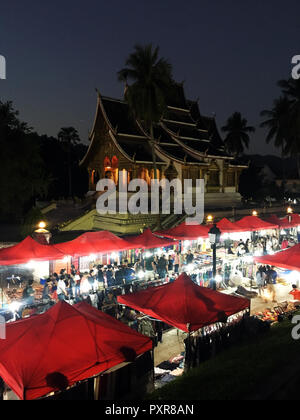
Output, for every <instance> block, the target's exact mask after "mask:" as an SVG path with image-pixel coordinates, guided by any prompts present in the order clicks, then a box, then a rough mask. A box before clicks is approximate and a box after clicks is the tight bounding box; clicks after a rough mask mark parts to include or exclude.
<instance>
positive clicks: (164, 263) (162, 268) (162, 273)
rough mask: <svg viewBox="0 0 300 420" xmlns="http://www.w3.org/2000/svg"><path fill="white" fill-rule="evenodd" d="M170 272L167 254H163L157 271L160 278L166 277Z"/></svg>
mask: <svg viewBox="0 0 300 420" xmlns="http://www.w3.org/2000/svg"><path fill="white" fill-rule="evenodd" d="M167 272H168V260H167V259H166V256H165V255H162V256H161V257H160V259H159V260H158V264H157V273H158V275H159V278H160V279H163V280H164V279H165V277H166V275H167Z"/></svg>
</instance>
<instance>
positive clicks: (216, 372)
mask: <svg viewBox="0 0 300 420" xmlns="http://www.w3.org/2000/svg"><path fill="white" fill-rule="evenodd" d="M293 327H294V325H293V324H292V323H291V321H289V320H286V321H284V322H283V323H280V324H276V325H274V326H273V327H272V328H271V330H270V331H269V332H268V333H266V334H263V335H261V336H259V337H258V338H255V339H253V340H252V341H250V342H248V343H247V344H245V343H243V344H241V345H239V346H234V347H232V348H230V349H228V350H225V351H224V352H222V353H221V354H219V355H218V356H217V357H215V358H214V359H211V360H209V361H207V362H205V363H203V364H202V365H201V366H200V367H199V368H196V369H192V370H191V371H190V372H188V373H186V374H184V375H183V376H182V377H180V378H178V379H176V380H174V381H173V382H171V383H169V384H167V385H165V386H164V387H163V388H160V389H158V390H156V391H155V392H153V393H152V394H150V395H148V396H147V399H151V400H156V399H160V400H237V399H244V398H247V396H251V395H253V394H255V393H256V392H257V391H259V389H260V387H261V386H263V384H264V383H267V382H268V380H270V377H271V376H272V375H274V374H278V373H280V371H281V370H284V368H286V367H287V366H290V365H294V363H295V359H297V365H298V366H299V367H300V341H295V340H293V339H292V337H291V332H292V328H293Z"/></svg>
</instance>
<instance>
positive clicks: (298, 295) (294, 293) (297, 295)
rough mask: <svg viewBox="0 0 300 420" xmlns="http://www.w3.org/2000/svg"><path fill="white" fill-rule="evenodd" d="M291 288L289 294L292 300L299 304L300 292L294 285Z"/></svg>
mask: <svg viewBox="0 0 300 420" xmlns="http://www.w3.org/2000/svg"><path fill="white" fill-rule="evenodd" d="M292 288H293V290H292V291H291V292H290V293H289V294H290V295H292V296H293V300H295V301H299V303H300V290H299V289H298V288H297V286H296V285H295V284H293V286H292Z"/></svg>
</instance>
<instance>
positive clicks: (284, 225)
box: [267, 214, 300, 229]
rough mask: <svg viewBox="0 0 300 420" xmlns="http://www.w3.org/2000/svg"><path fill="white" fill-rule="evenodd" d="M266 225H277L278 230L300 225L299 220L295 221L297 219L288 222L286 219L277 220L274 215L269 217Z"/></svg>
mask: <svg viewBox="0 0 300 420" xmlns="http://www.w3.org/2000/svg"><path fill="white" fill-rule="evenodd" d="M293 216H298V215H293ZM267 222H268V223H272V224H276V225H278V226H279V227H280V228H282V229H290V228H293V227H296V226H298V225H300V220H297V218H295V217H294V218H291V221H289V219H288V217H284V218H283V219H279V217H277V216H276V215H275V214H272V216H270V217H269V218H268V219H267Z"/></svg>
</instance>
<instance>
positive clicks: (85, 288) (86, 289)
mask: <svg viewBox="0 0 300 420" xmlns="http://www.w3.org/2000/svg"><path fill="white" fill-rule="evenodd" d="M90 291H91V284H90V282H89V280H88V273H84V275H83V276H82V278H81V281H80V294H81V295H88V294H89V293H90Z"/></svg>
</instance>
